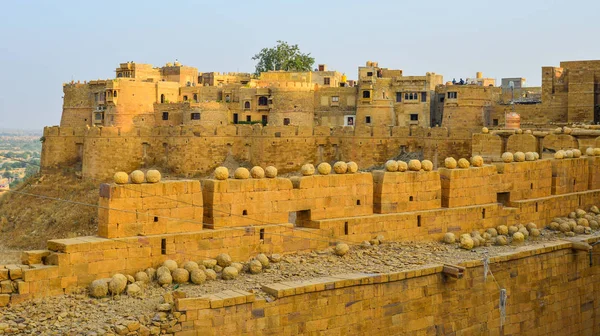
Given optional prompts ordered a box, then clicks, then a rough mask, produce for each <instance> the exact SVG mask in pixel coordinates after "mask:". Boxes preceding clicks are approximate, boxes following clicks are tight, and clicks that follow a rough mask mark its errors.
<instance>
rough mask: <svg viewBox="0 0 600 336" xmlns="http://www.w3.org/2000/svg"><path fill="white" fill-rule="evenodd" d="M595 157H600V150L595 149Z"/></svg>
mask: <svg viewBox="0 0 600 336" xmlns="http://www.w3.org/2000/svg"><path fill="white" fill-rule="evenodd" d="M594 156H600V148H594Z"/></svg>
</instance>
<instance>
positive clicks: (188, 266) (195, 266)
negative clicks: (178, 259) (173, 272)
mask: <svg viewBox="0 0 600 336" xmlns="http://www.w3.org/2000/svg"><path fill="white" fill-rule="evenodd" d="M182 267H183V269H185V270H187V271H188V272H190V273H191V272H192V271H193V270H195V269H198V268H200V266H198V263H197V262H195V261H186V262H184V263H183V266H182Z"/></svg>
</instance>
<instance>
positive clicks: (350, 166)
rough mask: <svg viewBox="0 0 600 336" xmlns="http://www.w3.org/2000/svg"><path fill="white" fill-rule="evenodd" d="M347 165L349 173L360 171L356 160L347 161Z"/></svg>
mask: <svg viewBox="0 0 600 336" xmlns="http://www.w3.org/2000/svg"><path fill="white" fill-rule="evenodd" d="M347 165H348V171H347V173H350V174H354V173H356V172H357V171H358V165H357V164H356V162H354V161H350V162H348V163H347Z"/></svg>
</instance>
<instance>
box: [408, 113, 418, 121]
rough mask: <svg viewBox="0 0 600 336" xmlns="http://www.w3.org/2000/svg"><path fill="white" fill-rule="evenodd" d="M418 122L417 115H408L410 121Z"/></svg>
mask: <svg viewBox="0 0 600 336" xmlns="http://www.w3.org/2000/svg"><path fill="white" fill-rule="evenodd" d="M418 120H419V115H418V114H411V115H410V121H418Z"/></svg>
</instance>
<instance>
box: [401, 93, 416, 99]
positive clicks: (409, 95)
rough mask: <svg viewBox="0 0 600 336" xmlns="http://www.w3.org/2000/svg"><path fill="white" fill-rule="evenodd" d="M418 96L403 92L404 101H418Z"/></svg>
mask: <svg viewBox="0 0 600 336" xmlns="http://www.w3.org/2000/svg"><path fill="white" fill-rule="evenodd" d="M418 99H419V94H418V93H417V92H405V93H404V100H418Z"/></svg>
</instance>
